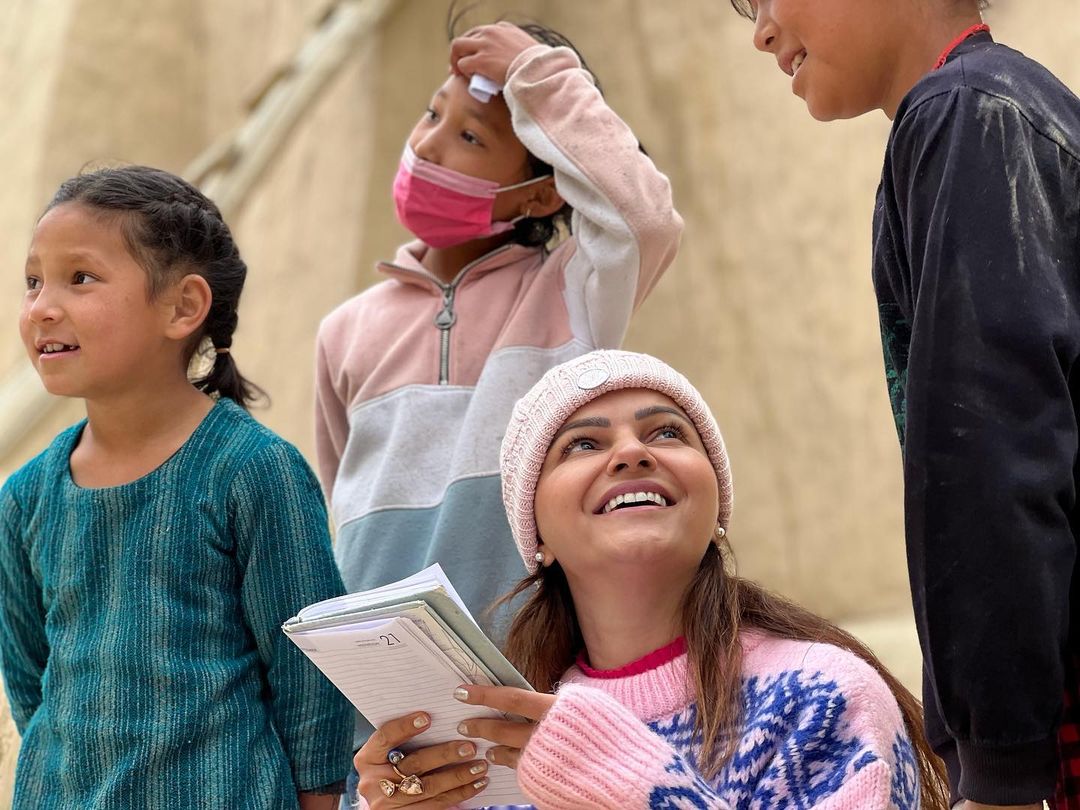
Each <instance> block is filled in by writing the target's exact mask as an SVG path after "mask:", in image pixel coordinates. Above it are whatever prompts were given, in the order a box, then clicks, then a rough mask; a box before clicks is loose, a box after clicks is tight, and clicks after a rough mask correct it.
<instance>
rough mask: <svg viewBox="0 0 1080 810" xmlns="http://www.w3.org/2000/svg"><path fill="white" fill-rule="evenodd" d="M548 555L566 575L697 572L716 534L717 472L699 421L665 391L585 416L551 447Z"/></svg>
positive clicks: (622, 397) (627, 393)
mask: <svg viewBox="0 0 1080 810" xmlns="http://www.w3.org/2000/svg"><path fill="white" fill-rule="evenodd" d="M535 508H536V523H537V528H538V531H539V535H540V542H541V544H542V547H543V548H544V550H545V551H546V552H547V554H548V557H549V559H551V558H554V559H555V560H557V561H558V562H559V563H560V565H562V567H563V569H564V570H565V571H566V574H567V576H568V577H569V578H570V579H571V580H573V579H575V578H577V577H582V576H590V577H596V576H601V575H603V574H604V573H605V572H611V575H612V576H618V575H619V572H620V571H621V572H623V573H628V571H627V568H626V567H627V566H632V567H645V566H647V567H648V568H649V569H651V570H654V571H655V572H656V573H657V575H658V576H664V575H667V574H669V573H671V574H675V575H676V576H678V577H681V576H683V575H685V574H686V573H687V572H690V573H691V574H692V572H693V571H696V570H697V567H698V564H699V563H700V562H701V557H702V555H703V554H704V553H705V549H706V548H707V546H708V544H709V542H711V540H712V538H713V536H714V534H713V533H714V531H715V530H716V518H717V512H718V509H719V495H718V485H717V481H716V472H715V471H714V470H713V466H712V463H711V462H710V461H709V457H708V455H707V454H706V452H705V447H704V446H703V445H702V443H701V439H700V437H699V436H698V433H697V430H696V429H695V428H694V425H693V422H691V421H690V419H689V418H688V417H687V416H686V414H685V413H683V411H682V409H681V408H679V406H678V405H676V404H675V403H674V402H673V401H672V400H671V399H669V398H668V397H666V396H664V395H663V394H660V393H658V392H656V391H650V390H645V389H625V390H621V391H613V392H611V393H609V394H605V395H603V396H601V397H598V398H597V399H594V400H593V401H592V402H589V403H588V404H586V405H584V406H582V407H581V408H579V409H578V410H577V411H576V412H575V413H574V414H573V415H571V416H570V418H569V419H568V420H567V421H566V423H565V424H564V425H563V426H562V428H561V429H560V432H559V433H558V434H557V435H556V437H555V439H554V441H553V442H552V444H551V447H550V448H548V452H547V456H546V457H545V459H544V464H543V467H542V468H541V471H540V479H539V482H538V484H537V488H536V507H535Z"/></svg>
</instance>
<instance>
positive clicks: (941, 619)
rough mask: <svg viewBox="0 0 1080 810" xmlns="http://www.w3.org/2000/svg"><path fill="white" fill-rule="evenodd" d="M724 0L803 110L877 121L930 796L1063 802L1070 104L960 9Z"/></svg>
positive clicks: (1072, 529)
mask: <svg viewBox="0 0 1080 810" xmlns="http://www.w3.org/2000/svg"><path fill="white" fill-rule="evenodd" d="M732 2H733V4H734V5H735V6H736V8H737V9H739V10H740V11H742V12H743V13H744V14H746V15H747V16H750V17H752V18H753V19H754V20H755V22H756V25H755V33H754V41H755V45H756V46H757V47H758V48H759V49H760V50H763V51H767V52H769V53H771V54H774V55H775V56H776V58H777V61H778V62H779V65H780V68H781V69H782V70H783V71H784V72H786V73H787V74H788V75H790V76H791V77H792V80H793V81H792V89H793V91H794V92H795V93H796V94H797V95H799V96H800V97H802V98H803V99H805V100H806V103H807V106H808V108H809V111H810V113H811V114H812V115H813V116H814V117H815V118H818V119H820V120H832V119H836V118H850V117H853V116H857V115H861V114H863V113H865V112H869V111H872V110H875V109H881V110H883V111H884V112H885V113H886V115H888V116H889V117H890V118H891V119H892V120H893V127H892V133H891V135H890V136H889V143H888V147H887V151H886V155H885V167H884V171H883V174H882V180H881V186H880V188H879V190H878V197H877V205H876V208H875V211H874V258H873V274H874V284H875V288H876V291H877V297H878V307H879V315H880V321H881V333H882V342H883V344H884V350H885V369H886V377H887V381H888V386H889V394H890V398H891V400H892V406H893V412H894V415H895V418H896V425H897V430H898V432H899V435H900V442H901V445H902V447H903V460H904V480H905V505H906V534H907V547H908V564H909V570H910V578H911V586H912V593H913V599H914V606H915V617H916V621H917V623H918V628H919V637H920V640H921V643H922V648H923V653H924V657H925V669H924V672H925V684H924V702H925V708H926V725H927V732H928V736H929V738H930V741H931V742H932V743H933V744H934V746H935V749H936V750H937V752H938V753H939V755H940V756H941V757H942V758H944V759H945V761H946V763H947V765H948V768H949V775H950V782H951V788H952V793H953V800H954V801H960V800H961V799H963V800H966V801H965V802H964V803H963V804H961V807H964V808H981V807H984V806H987V805H992V806H1016V807H1031V808H1041V807H1042V805H1041V802H1042V800H1044V799H1048V800H1050V801H1051V806H1053V807H1056V808H1080V725H1078V721H1077V713H1078V708H1077V704H1078V703H1080V700H1078V698H1077V692H1078V690H1077V683H1078V677H1077V660H1078V659H1077V652H1078V651H1080V622H1077V621H1073V617H1074V616H1075V615H1076V613H1077V606H1078V605H1080V601H1078V598H1077V595H1075V594H1074V593H1073V590H1074V574H1075V569H1076V562H1077V531H1076V530H1077V525H1078V522H1080V507H1078V505H1077V491H1078V470H1080V448H1078V444H1080V429H1078V424H1080V365H1078V361H1080V99H1077V97H1076V96H1075V95H1074V94H1073V93H1072V92H1070V91H1069V89H1068V88H1066V87H1065V86H1064V85H1063V84H1062V83H1061V82H1060V81H1059V80H1058V79H1056V78H1055V77H1054V76H1053V75H1051V74H1050V73H1049V72H1048V71H1047V70H1046V69H1045V68H1043V67H1042V66H1041V65H1039V64H1037V63H1036V62H1033V61H1032V60H1030V59H1028V58H1026V57H1025V56H1023V55H1022V54H1020V53H1017V52H1016V51H1014V50H1011V49H1010V48H1007V47H1005V46H1004V45H1000V44H997V43H995V42H994V40H993V38H992V36H991V34H990V31H989V28H988V27H987V26H986V25H983V24H982V20H981V16H980V11H981V7H980V3H979V2H978V0H920V2H914V0H732Z"/></svg>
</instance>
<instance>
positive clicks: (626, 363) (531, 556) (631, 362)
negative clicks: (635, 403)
mask: <svg viewBox="0 0 1080 810" xmlns="http://www.w3.org/2000/svg"><path fill="white" fill-rule="evenodd" d="M624 388H646V389H649V390H651V391H658V392H660V393H661V394H664V395H665V396H667V397H670V398H671V399H672V400H673V401H674V402H675V404H677V405H678V406H679V407H680V408H682V409H683V411H685V412H686V415H687V416H689V417H690V420H691V421H692V422H693V423H694V427H695V428H697V432H698V435H699V436H700V437H701V442H702V444H704V445H705V450H706V452H708V454H709V460H710V461H712V465H713V468H714V469H715V470H716V480H717V483H718V484H719V488H720V510H719V514H718V515H717V523H718V524H719V525H720V526H723V527H724V529H725V530H726V529H727V527H728V521H729V520H730V519H731V507H732V504H733V500H734V489H733V488H732V483H731V467H730V466H729V465H728V457H727V451H726V450H725V449H724V439H723V437H722V436H721V435H720V428H719V427H717V425H716V419H715V418H714V417H713V415H712V412H711V411H710V410H709V406H708V405H706V404H705V400H704V399H702V397H701V394H700V393H698V390H697V389H696V388H694V386H692V385H691V384H690V382H689V380H687V379H686V377H684V376H683V375H682V374H680V373H679V372H677V371H676V370H675V369H673V368H672V367H671V366H669V365H668V364H667V363H664V362H663V361H661V360H657V359H656V358H655V357H651V356H649V355H647V354H636V353H634V352H624V351H612V350H602V351H595V352H590V353H589V354H585V355H582V356H581V357H576V358H574V359H573V360H569V361H567V362H566V363H563V364H562V365H559V366H556V367H555V368H553V369H551V370H550V371H548V372H547V373H546V374H545V375H544V376H543V377H541V378H540V381H539V382H537V383H536V385H534V386H533V387H532V389H531V390H530V391H529V392H528V393H527V394H525V396H523V397H522V398H521V399H519V400H518V401H517V404H516V405H515V406H514V413H513V415H512V416H511V417H510V424H509V425H507V428H506V435H505V436H504V437H503V443H502V453H501V458H500V468H501V470H502V496H503V504H504V505H505V506H506V515H507V517H508V518H509V519H510V529H511V531H513V533H514V540H516V541H517V546H518V551H520V552H521V558H522V559H523V560H524V561H525V567H526V568H528V569H529V573H534V572H535V571H536V569H537V567H538V566H537V562H536V559H535V554H536V514H535V510H534V508H533V506H534V500H535V497H536V482H537V480H538V479H539V478H540V468H541V466H543V463H544V457H545V456H546V455H547V451H548V448H550V447H551V441H552V439H553V438H554V437H555V434H556V433H557V432H558V430H559V428H561V427H562V426H563V424H564V423H565V422H566V420H567V419H568V418H569V417H570V415H571V414H573V413H574V411H576V410H577V409H578V408H580V407H581V406H582V405H584V404H585V403H587V402H591V401H592V400H594V399H596V398H597V397H600V396H603V395H604V394H607V393H609V392H611V391H619V390H621V389H624Z"/></svg>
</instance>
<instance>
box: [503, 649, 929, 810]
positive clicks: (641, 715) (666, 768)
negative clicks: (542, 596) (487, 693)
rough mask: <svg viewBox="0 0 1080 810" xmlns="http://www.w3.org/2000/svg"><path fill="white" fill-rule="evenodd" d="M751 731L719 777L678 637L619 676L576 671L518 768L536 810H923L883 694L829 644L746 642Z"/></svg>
mask: <svg viewBox="0 0 1080 810" xmlns="http://www.w3.org/2000/svg"><path fill="white" fill-rule="evenodd" d="M742 642H743V650H744V663H743V700H744V702H745V711H744V728H743V732H742V735H741V740H740V742H739V744H738V747H737V749H736V752H735V755H734V757H733V758H732V759H731V761H730V762H729V764H728V765H727V766H726V767H725V768H724V769H723V770H722V771H721V772H720V773H719V774H718V775H717V776H716V777H715V778H713V779H709V780H706V779H704V778H703V777H702V776H701V775H700V774H699V773H698V772H697V756H698V754H699V752H700V744H701V741H700V739H697V738H696V735H695V734H694V719H695V716H696V705H695V702H694V694H693V691H692V687H691V685H690V684H689V682H688V678H687V674H688V665H687V657H686V653H685V643H684V642H683V641H682V639H680V640H678V641H676V642H674V643H673V644H672V645H669V646H668V647H666V648H664V649H661V650H657V651H656V652H655V653H652V654H650V655H649V656H646V658H644V659H642V660H641V661H638V662H635V663H634V664H631V665H629V666H627V667H624V668H622V669H621V670H615V671H607V672H601V671H596V670H592V669H590V668H589V667H588V665H587V664H585V663H584V662H579V664H578V665H577V666H574V667H571V668H570V669H569V670H568V671H567V673H566V675H565V677H564V679H563V683H562V686H561V688H560V689H559V691H558V699H557V700H556V702H555V704H554V705H553V706H552V708H551V710H550V711H549V712H548V714H547V716H546V717H545V718H544V719H543V721H542V722H541V723H540V724H539V726H538V727H537V729H536V731H535V733H534V734H533V737H532V739H531V740H530V742H529V744H528V746H527V747H526V748H525V750H524V752H523V753H522V757H521V761H520V763H519V766H518V780H519V782H520V783H521V787H522V789H523V790H524V791H525V793H526V794H527V795H528V796H529V797H530V798H531V799H532V800H533V801H534V802H535V804H536V807H537V808H540V810H570V808H610V810H631V808H720V809H721V810H729V809H730V810H746V809H748V808H755V810H758V809H760V810H766V809H767V808H777V810H779V808H800V810H801V809H802V808H823V809H824V808H829V809H830V810H887V809H888V810H916V808H917V807H918V795H919V782H918V769H917V766H916V762H915V756H914V751H913V749H912V746H911V742H910V741H909V739H908V736H907V733H906V731H905V729H904V724H903V721H902V719H901V715H900V710H899V708H898V707H897V705H896V701H895V700H894V699H893V696H892V693H891V692H890V691H889V689H888V687H887V686H886V685H885V683H884V682H883V681H882V680H881V678H880V677H879V676H878V675H877V673H876V672H875V671H874V670H873V669H872V668H871V667H870V666H869V665H867V664H866V663H865V662H863V661H862V660H861V659H859V658H857V657H856V656H854V655H852V654H851V653H849V652H846V651H844V650H841V649H838V648H836V647H832V646H829V645H824V644H810V643H807V642H800V641H786V640H781V639H777V638H773V637H771V636H766V635H764V634H761V633H753V632H748V633H744V634H743V636H742Z"/></svg>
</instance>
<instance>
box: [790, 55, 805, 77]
mask: <svg viewBox="0 0 1080 810" xmlns="http://www.w3.org/2000/svg"><path fill="white" fill-rule="evenodd" d="M805 61H806V52H805V51H804V52H803V53H800V54H797V55H796V56H795V58H794V59H792V60H791V75H792V76H794V75H795V74H796V73H798V72H799V68H801V67H802V63H803V62H805Z"/></svg>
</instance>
